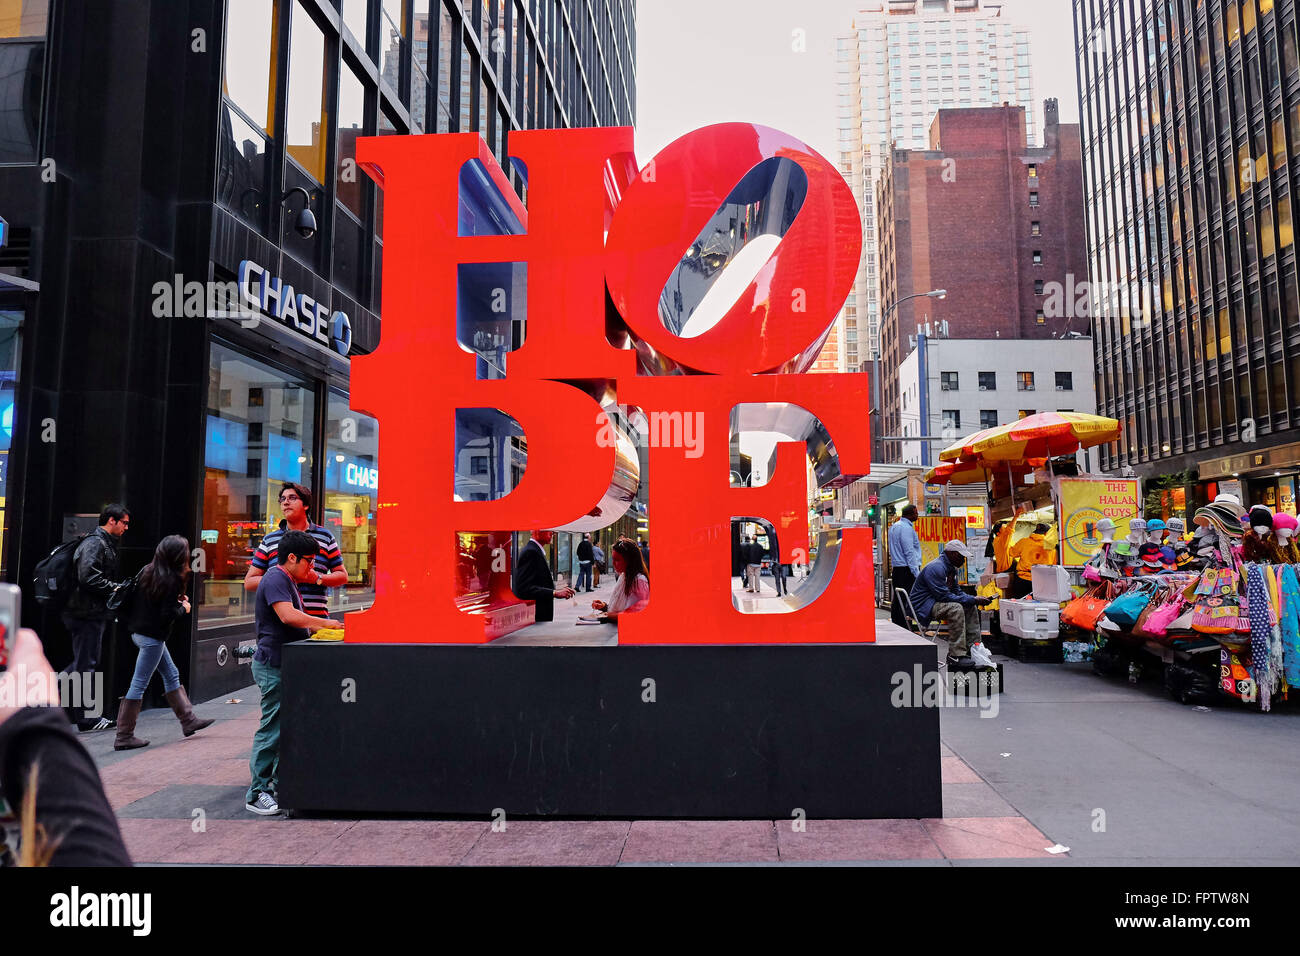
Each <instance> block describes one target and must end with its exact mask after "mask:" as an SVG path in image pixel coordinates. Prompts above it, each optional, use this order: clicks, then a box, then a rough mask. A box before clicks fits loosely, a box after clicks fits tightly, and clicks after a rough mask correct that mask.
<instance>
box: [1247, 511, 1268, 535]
mask: <svg viewBox="0 0 1300 956" xmlns="http://www.w3.org/2000/svg"><path fill="white" fill-rule="evenodd" d="M1250 527H1251V528H1252V529H1254V532H1255V533H1256V534H1257V535H1259V536H1260V537H1261V538H1262V537H1264V535H1266V534H1268V533H1269V532H1270V531H1272V530H1273V512H1272V511H1271V510H1270V509H1268V508H1266V507H1264V506H1263V505H1255V507H1253V508H1251V509H1250Z"/></svg>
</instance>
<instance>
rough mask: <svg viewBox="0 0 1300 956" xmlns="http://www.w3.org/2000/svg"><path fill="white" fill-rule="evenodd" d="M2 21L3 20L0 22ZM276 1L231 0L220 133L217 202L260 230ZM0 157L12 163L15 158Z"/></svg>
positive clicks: (271, 111)
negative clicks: (224, 98)
mask: <svg viewBox="0 0 1300 956" xmlns="http://www.w3.org/2000/svg"><path fill="white" fill-rule="evenodd" d="M0 22H2V21H0ZM275 22H276V11H275V4H273V3H266V2H264V0H230V3H229V7H228V11H227V16H226V41H225V42H226V53H225V65H224V75H223V78H222V89H223V92H224V93H225V97H226V102H225V104H224V107H223V108H222V111H221V130H220V133H219V142H220V151H219V158H218V162H219V163H220V167H221V169H220V173H219V177H218V181H217V201H218V202H219V203H221V205H223V206H225V207H226V208H227V209H229V210H231V211H232V212H233V213H235V215H237V216H239V218H240V219H242V220H244V222H246V223H248V224H249V225H250V226H252V227H253V228H255V229H257V230H258V231H259V232H264V231H265V229H266V214H267V209H268V208H269V205H270V199H269V197H268V196H267V156H268V146H269V144H270V142H271V130H272V129H273V128H274V126H275V51H274V50H273V49H272V36H273V31H274V27H273V25H274V24H275ZM0 161H7V162H11V161H12V160H9V159H2V160H0Z"/></svg>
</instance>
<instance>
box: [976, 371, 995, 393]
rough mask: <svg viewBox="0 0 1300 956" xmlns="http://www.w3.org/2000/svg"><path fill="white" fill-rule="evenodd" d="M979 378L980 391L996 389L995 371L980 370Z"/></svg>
mask: <svg viewBox="0 0 1300 956" xmlns="http://www.w3.org/2000/svg"><path fill="white" fill-rule="evenodd" d="M979 380H980V391H981V392H994V391H997V387H998V373H997V372H980V373H979Z"/></svg>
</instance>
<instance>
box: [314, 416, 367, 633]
mask: <svg viewBox="0 0 1300 956" xmlns="http://www.w3.org/2000/svg"><path fill="white" fill-rule="evenodd" d="M378 510H379V422H378V421H376V420H375V419H373V418H371V417H370V416H369V415H362V414H361V413H360V412H355V411H353V410H352V409H351V407H350V406H349V403H348V399H347V397H346V396H344V395H342V394H340V393H338V392H333V391H331V392H330V394H329V401H328V403H327V405H326V421H325V501H324V509H323V511H322V514H321V524H323V525H324V526H325V528H326V529H328V530H329V532H330V533H331V534H332V535H334V540H336V541H337V542H338V543H339V553H340V554H341V555H342V557H343V567H344V568H345V569H346V570H347V572H348V583H347V585H346V586H345V587H341V588H331V589H330V590H329V609H330V612H331V615H330V616H331V617H337V615H336V614H334V613H333V612H335V611H337V612H338V613H339V614H342V613H344V612H346V611H356V610H360V609H361V608H364V607H369V606H370V604H372V603H373V602H374V599H375V513H376V512H377V511H378Z"/></svg>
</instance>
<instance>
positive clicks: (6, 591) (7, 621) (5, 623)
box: [0, 584, 23, 671]
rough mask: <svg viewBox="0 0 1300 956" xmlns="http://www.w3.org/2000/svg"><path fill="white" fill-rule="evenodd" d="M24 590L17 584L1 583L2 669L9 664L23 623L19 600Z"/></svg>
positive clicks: (0, 636)
mask: <svg viewBox="0 0 1300 956" xmlns="http://www.w3.org/2000/svg"><path fill="white" fill-rule="evenodd" d="M22 596H23V592H22V589H21V588H20V587H18V585H16V584H0V671H2V670H4V669H5V668H6V667H8V666H9V651H10V649H11V648H12V647H13V643H14V641H15V640H16V639H17V638H18V628H19V626H20V625H21V623H22V615H21V614H20V613H19V611H20V605H19V602H20V601H21V600H22Z"/></svg>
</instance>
